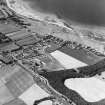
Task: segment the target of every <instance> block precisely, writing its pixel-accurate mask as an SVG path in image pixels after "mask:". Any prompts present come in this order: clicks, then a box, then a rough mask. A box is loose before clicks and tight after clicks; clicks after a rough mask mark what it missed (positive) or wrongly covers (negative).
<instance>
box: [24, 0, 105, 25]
mask: <svg viewBox="0 0 105 105" xmlns="http://www.w3.org/2000/svg"><path fill="white" fill-rule="evenodd" d="M23 1H24V2H27V3H28V4H29V6H30V7H31V8H32V9H33V10H36V9H37V10H39V11H41V12H45V13H51V14H56V15H57V16H58V18H60V19H67V20H70V21H74V22H78V23H81V24H88V25H98V26H105V10H104V9H105V5H104V4H105V0H78V1H77V0H23Z"/></svg>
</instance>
